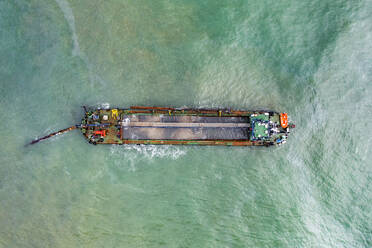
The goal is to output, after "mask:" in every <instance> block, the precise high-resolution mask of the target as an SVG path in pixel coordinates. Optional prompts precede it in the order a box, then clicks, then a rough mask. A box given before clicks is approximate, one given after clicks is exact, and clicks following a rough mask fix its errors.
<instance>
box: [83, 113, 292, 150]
mask: <svg viewBox="0 0 372 248" xmlns="http://www.w3.org/2000/svg"><path fill="white" fill-rule="evenodd" d="M279 116H280V115H279V113H277V112H273V111H270V112H267V111H244V110H226V109H225V110H218V109H182V108H181V109H177V108H163V107H139V106H135V107H131V108H130V109H95V110H93V111H87V112H86V113H85V117H84V118H83V120H82V124H81V127H82V132H83V134H84V136H85V137H86V138H87V139H88V141H89V142H90V143H93V144H138V145H140V144H144V145H225V146H264V145H265V146H269V145H274V144H277V143H279V142H278V141H277V140H279V139H282V138H283V137H284V135H283V134H286V133H287V131H288V129H286V130H284V129H283V128H282V129H280V130H279V129H278V128H277V127H279V126H280V117H279ZM271 127H275V129H274V128H273V129H272V130H274V131H275V130H276V131H275V132H276V133H275V135H271V134H272V133H273V132H274V131H272V130H271ZM279 131H280V134H279ZM277 138H278V139H277Z"/></svg>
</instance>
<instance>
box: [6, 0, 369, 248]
mask: <svg viewBox="0 0 372 248" xmlns="http://www.w3.org/2000/svg"><path fill="white" fill-rule="evenodd" d="M371 40H372V2H371V1H368V0H355V1H346V0H343V1H341V0H336V1H335V0H333V1H330V0H322V1H320V0H315V1H308V0H305V1H287V0H286V1H270V0H268V1H258V0H249V1H239V0H236V1H228V0H221V1H216V0H214V1H212V0H206V1H194V0H188V1H185V0H175V1H169V0H160V1H145V0H136V1H134V0H126V1H117V0H105V1H97V0H81V1H70V0H55V1H47V0H30V1H24V0H12V1H10V0H0V58H1V61H0V78H1V80H0V94H1V95H0V96H1V98H0V101H1V107H0V114H1V116H3V119H2V124H1V127H2V128H1V129H0V137H2V140H3V142H1V146H0V148H1V149H0V247H371V246H372V211H371V204H370V202H371V201H372V189H371V180H372V167H371V161H372V155H371V153H370V151H371V147H372V136H371V134H370V130H371V129H372V117H371V116H372V115H371V114H372V97H371V93H372V92H371V91H372V84H371V82H372V43H371ZM81 105H88V106H101V107H107V106H108V105H109V106H114V107H128V106H130V105H158V106H175V107H180V106H188V107H216V108H217V107H230V108H240V109H254V108H265V109H273V110H277V111H286V112H288V113H289V114H290V117H291V119H292V120H293V121H294V122H295V123H296V126H297V127H296V130H295V132H293V133H292V134H291V136H290V137H289V140H288V142H287V143H286V144H285V145H284V146H282V147H279V148H268V149H257V148H253V149H252V148H242V147H237V148H231V147H182V146H92V145H89V144H88V143H87V142H86V141H85V140H84V138H83V137H82V135H81V134H80V133H79V132H78V131H74V132H71V133H68V134H65V135H63V136H58V137H56V138H52V139H50V140H47V141H44V142H42V143H40V144H38V145H34V146H28V147H25V146H24V145H25V144H26V143H27V142H29V141H30V140H32V139H34V138H36V137H40V136H42V135H45V134H47V133H48V132H52V131H55V130H59V129H62V128H65V127H68V126H70V125H72V124H75V123H78V122H79V120H80V118H81V115H82V109H81Z"/></svg>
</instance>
